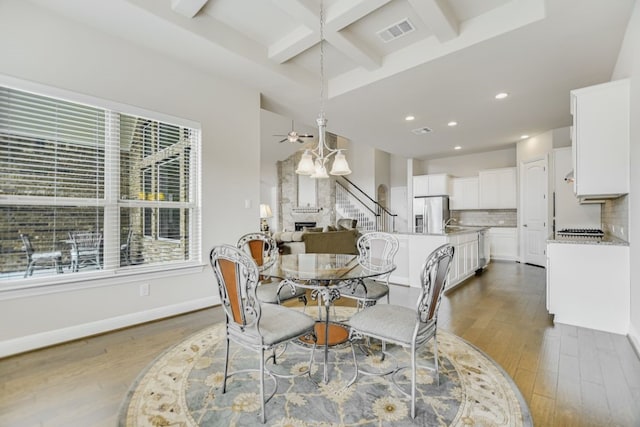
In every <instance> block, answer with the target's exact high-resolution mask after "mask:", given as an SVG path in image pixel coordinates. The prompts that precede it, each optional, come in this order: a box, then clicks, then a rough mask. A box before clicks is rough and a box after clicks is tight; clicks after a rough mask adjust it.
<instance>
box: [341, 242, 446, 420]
mask: <svg viewBox="0 0 640 427" xmlns="http://www.w3.org/2000/svg"><path fill="white" fill-rule="evenodd" d="M453 252H454V248H453V246H451V245H449V244H446V245H442V246H440V247H439V248H437V249H436V250H435V251H433V252H432V253H431V254H430V255H429V257H428V258H427V260H426V261H425V263H424V264H423V266H422V271H421V273H420V281H421V285H422V287H421V290H420V296H419V297H418V302H417V308H416V309H410V308H407V307H402V306H398V305H392V304H377V305H374V306H370V307H366V308H365V309H363V310H362V311H359V312H358V313H356V314H354V315H353V316H352V317H351V318H350V319H349V326H350V327H351V332H350V335H349V337H350V339H351V340H358V339H361V338H367V337H371V338H377V339H380V340H382V341H384V342H386V343H392V344H397V345H400V346H402V347H405V348H409V349H410V351H411V364H410V365H408V366H401V367H398V368H397V369H395V370H393V371H392V372H391V373H390V375H391V377H392V380H393V383H394V384H395V386H396V387H397V388H398V390H400V392H401V393H402V394H404V395H405V396H407V397H410V398H411V417H412V418H415V416H416V369H417V367H418V364H417V360H416V359H417V350H418V348H420V347H421V346H423V345H424V344H426V343H428V342H429V341H432V342H433V359H434V360H433V367H426V366H420V367H423V368H426V369H430V370H433V371H434V375H435V382H436V384H437V385H440V377H439V372H438V341H437V337H436V334H437V331H438V308H439V307H440V301H441V299H442V294H443V292H444V290H445V289H446V286H447V282H448V277H447V276H448V274H449V268H450V266H451V260H452V258H453ZM405 369H411V390H410V392H406V391H405V390H403V389H402V388H401V387H400V385H399V384H398V381H396V377H397V375H398V374H399V373H400V372H402V371H404V370H405ZM359 372H361V373H364V374H371V373H369V372H364V371H359ZM387 374H389V373H388V372H386V373H384V374H383V375H387Z"/></svg>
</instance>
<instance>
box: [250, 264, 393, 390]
mask: <svg viewBox="0 0 640 427" xmlns="http://www.w3.org/2000/svg"><path fill="white" fill-rule="evenodd" d="M395 268H396V266H395V265H394V264H390V263H389V262H388V261H385V260H383V259H377V258H366V259H361V258H360V257H359V256H358V255H349V254H307V253H304V254H287V255H280V256H279V257H278V259H277V260H276V262H275V263H274V265H273V266H272V267H271V268H269V269H267V270H265V271H263V272H262V275H264V276H267V277H271V278H276V279H279V280H281V283H280V292H287V287H288V288H289V289H291V291H293V289H294V287H299V288H305V289H311V298H312V299H313V300H318V302H319V303H322V304H323V305H324V307H325V315H324V319H322V318H321V315H320V310H319V313H318V317H319V318H318V323H317V324H316V335H317V344H318V345H324V373H323V381H324V382H325V383H327V382H328V380H329V378H328V372H327V357H328V349H329V347H330V346H334V345H338V344H342V343H344V342H346V341H347V340H348V338H349V330H348V329H347V328H346V327H345V326H344V325H342V324H340V323H336V322H332V321H330V315H329V309H330V307H331V305H332V304H333V302H334V301H336V300H338V299H340V291H341V290H342V289H346V288H351V289H353V288H352V287H355V286H365V285H364V283H363V281H362V280H363V279H366V278H372V277H376V276H381V275H385V274H388V273H391V272H392V271H393V270H395ZM354 357H355V355H354Z"/></svg>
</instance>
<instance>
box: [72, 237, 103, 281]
mask: <svg viewBox="0 0 640 427" xmlns="http://www.w3.org/2000/svg"><path fill="white" fill-rule="evenodd" d="M69 241H70V242H71V271H78V270H79V269H80V267H82V266H85V265H95V266H96V267H97V268H102V263H101V260H100V255H101V253H100V252H101V247H102V233H100V232H95V231H70V232H69Z"/></svg>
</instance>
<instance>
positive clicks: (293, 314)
mask: <svg viewBox="0 0 640 427" xmlns="http://www.w3.org/2000/svg"><path fill="white" fill-rule="evenodd" d="M261 308H262V317H261V318H260V325H259V328H260V333H261V335H262V337H263V343H264V344H265V345H272V344H276V343H279V342H284V341H287V340H289V339H291V338H295V337H297V336H300V335H303V334H305V333H307V332H309V330H311V329H313V327H314V325H315V323H316V321H315V320H314V319H313V318H312V317H311V316H308V315H306V314H304V313H302V312H300V311H297V310H294V309H292V308H288V307H283V306H281V305H277V304H265V305H262V307H261Z"/></svg>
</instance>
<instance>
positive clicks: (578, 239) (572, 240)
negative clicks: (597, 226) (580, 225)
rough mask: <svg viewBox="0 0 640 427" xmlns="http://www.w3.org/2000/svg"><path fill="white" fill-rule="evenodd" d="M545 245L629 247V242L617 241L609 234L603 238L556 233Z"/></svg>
mask: <svg viewBox="0 0 640 427" xmlns="http://www.w3.org/2000/svg"><path fill="white" fill-rule="evenodd" d="M547 243H569V244H579V245H612V246H629V242H627V241H626V240H622V239H619V238H617V237H615V236H612V235H610V234H605V235H604V236H603V237H589V236H558V235H557V234H556V233H553V234H551V235H550V236H549V238H548V239H547Z"/></svg>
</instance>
